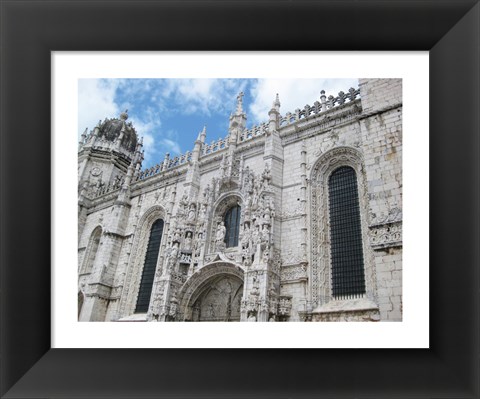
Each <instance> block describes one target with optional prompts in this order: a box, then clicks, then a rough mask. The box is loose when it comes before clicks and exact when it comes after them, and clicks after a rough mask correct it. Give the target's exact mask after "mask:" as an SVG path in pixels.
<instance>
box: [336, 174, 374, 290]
mask: <svg viewBox="0 0 480 399" xmlns="http://www.w3.org/2000/svg"><path fill="white" fill-rule="evenodd" d="M328 200H329V212H330V214H329V218H330V245H331V264H332V296H333V297H334V298H336V299H344V298H355V297H361V296H362V295H363V294H365V271H364V259H363V242H362V227H361V221H360V206H359V200H358V188H357V176H356V173H355V170H354V169H352V168H351V167H349V166H342V167H340V168H338V169H336V170H334V171H333V173H332V174H331V175H330V177H329V179H328Z"/></svg>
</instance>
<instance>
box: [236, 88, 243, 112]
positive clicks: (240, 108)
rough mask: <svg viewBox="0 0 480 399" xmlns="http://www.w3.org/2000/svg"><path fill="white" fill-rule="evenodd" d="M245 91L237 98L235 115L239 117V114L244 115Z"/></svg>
mask: <svg viewBox="0 0 480 399" xmlns="http://www.w3.org/2000/svg"><path fill="white" fill-rule="evenodd" d="M243 96H244V94H243V91H241V92H240V93H238V96H237V109H236V111H235V113H236V114H237V115H238V114H243Z"/></svg>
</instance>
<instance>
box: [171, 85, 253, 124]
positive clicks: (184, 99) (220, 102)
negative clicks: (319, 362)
mask: <svg viewBox="0 0 480 399" xmlns="http://www.w3.org/2000/svg"><path fill="white" fill-rule="evenodd" d="M245 86H246V81H244V80H239V79H169V80H167V82H166V85H165V88H164V89H163V93H162V94H163V95H164V96H165V97H172V98H173V100H174V102H175V103H176V104H177V105H178V107H179V108H178V109H177V111H178V112H180V113H183V114H194V113H199V114H202V115H206V116H210V115H211V113H212V112H218V111H220V112H225V111H228V112H230V111H231V110H232V105H233V101H232V98H234V97H235V96H236V95H237V93H238V92H240V91H242V90H243V89H244V88H245Z"/></svg>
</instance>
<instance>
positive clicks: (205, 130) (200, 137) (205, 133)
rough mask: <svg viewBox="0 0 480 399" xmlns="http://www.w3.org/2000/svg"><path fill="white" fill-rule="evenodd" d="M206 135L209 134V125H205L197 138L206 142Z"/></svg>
mask: <svg viewBox="0 0 480 399" xmlns="http://www.w3.org/2000/svg"><path fill="white" fill-rule="evenodd" d="M206 136H207V125H203V130H202V131H201V132H200V133H198V137H197V140H200V141H201V142H202V143H204V142H205V137H206Z"/></svg>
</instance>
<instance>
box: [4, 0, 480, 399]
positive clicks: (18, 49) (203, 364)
mask: <svg viewBox="0 0 480 399" xmlns="http://www.w3.org/2000/svg"><path fill="white" fill-rule="evenodd" d="M0 5H1V9H0V12H1V47H0V48H1V54H0V60H1V86H0V87H1V97H0V101H1V103H0V105H1V107H0V112H1V114H0V123H1V125H0V128H1V142H0V151H1V157H0V162H1V181H0V184H1V192H0V194H1V197H0V198H1V219H0V229H1V230H0V240H1V241H0V245H1V248H0V250H1V251H0V256H1V312H0V317H1V342H0V344H1V360H0V361H1V391H0V393H1V395H2V398H21V397H29V398H33V397H35V398H44V397H49V398H60V397H61V398H69V397H72V398H73V397H74V398H83V397H91V398H94V397H116V398H118V397H121V398H126V397H135V398H144V397H145V398H146V397H149V398H152V397H175V398H181V397H188V398H194V397H199V398H254V397H262V398H269V397H272V398H297V397H298V398H307V397H312V398H313V397H315V398H318V397H332V398H333V397H338V398H351V397H359V398H360V397H380V398H389V397H392V398H393V397H395V398H398V397H402V398H403V397H416V398H424V397H425V398H426V397H428V398H430V397H442V398H478V397H479V395H480V389H479V378H478V376H479V375H480V372H479V361H478V355H479V336H480V334H479V292H480V291H479V267H478V266H479V262H478V261H479V242H480V241H479V181H480V180H479V127H480V126H479V110H480V107H479V105H480V104H479V96H480V85H479V83H480V81H479V73H480V63H479V55H480V51H479V48H480V47H479V44H480V34H479V33H480V29H479V27H480V5H479V4H478V0H468V1H461V0H445V1H441V2H439V1H381V0H377V1H369V0H359V1H353V0H345V1H337V2H332V1H320V0H311V1H297V2H291V1H283V0H277V1H265V0H261V1H256V2H246V1H223V2H216V1H206V0H197V1H190V0H179V1H175V2H173V1H132V2H125V1H108V0H105V1H65V0H64V1H35V0H31V1H8V0H1V2H0ZM55 50H58V51H61V50H64V51H66V50H69V51H82V50H89V51H108V50H110V51H111V50H114V51H125V50H140V51H146V50H175V51H189V50H255V51H271V50H308V51H312V50H318V51H326V50H328V51H331V50H342V51H350V50H353V51H364V50H370V51H371V50H389V51H396V50H419V51H420V50H421V51H429V53H430V110H427V109H425V110H424V112H429V114H430V153H429V156H430V161H429V167H430V215H429V216H430V240H429V242H425V246H429V248H430V287H429V295H430V349H416V350H412V349H396V350H393V349H384V350H378V349H375V350H374V349H365V350H345V349H344V350H325V349H306V350H288V349H282V350H280V349H275V350H254V349H241V350H240V349H238V350H233V349H228V350H227V349H222V350H207V349H202V350H181V349H175V350H173V349H171V350H167V349H162V350H160V349H155V350H137V349H136V350H133V349H131V350H130V349H118V350H111V349H97V350H94V349H91V350H83V349H82V350H80V349H51V348H50V333H51V328H50V279H51V277H50V261H51V240H50V234H51V217H52V210H51V205H52V204H51V155H52V149H51V140H50V123H51V105H50V104H51V94H50V93H51V73H52V72H51V64H50V62H51V53H50V52H51V51H55ZM56 150H57V151H58V150H61V149H56ZM55 167H61V165H55ZM66 266H68V265H66ZM75 267H76V266H75ZM426 292H427V291H426ZM139 338H140V337H139ZM289 339H302V338H301V337H289ZM321 339H322V337H319V340H321Z"/></svg>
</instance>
